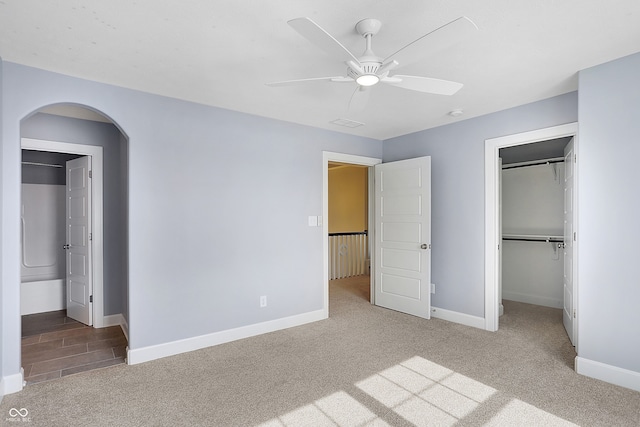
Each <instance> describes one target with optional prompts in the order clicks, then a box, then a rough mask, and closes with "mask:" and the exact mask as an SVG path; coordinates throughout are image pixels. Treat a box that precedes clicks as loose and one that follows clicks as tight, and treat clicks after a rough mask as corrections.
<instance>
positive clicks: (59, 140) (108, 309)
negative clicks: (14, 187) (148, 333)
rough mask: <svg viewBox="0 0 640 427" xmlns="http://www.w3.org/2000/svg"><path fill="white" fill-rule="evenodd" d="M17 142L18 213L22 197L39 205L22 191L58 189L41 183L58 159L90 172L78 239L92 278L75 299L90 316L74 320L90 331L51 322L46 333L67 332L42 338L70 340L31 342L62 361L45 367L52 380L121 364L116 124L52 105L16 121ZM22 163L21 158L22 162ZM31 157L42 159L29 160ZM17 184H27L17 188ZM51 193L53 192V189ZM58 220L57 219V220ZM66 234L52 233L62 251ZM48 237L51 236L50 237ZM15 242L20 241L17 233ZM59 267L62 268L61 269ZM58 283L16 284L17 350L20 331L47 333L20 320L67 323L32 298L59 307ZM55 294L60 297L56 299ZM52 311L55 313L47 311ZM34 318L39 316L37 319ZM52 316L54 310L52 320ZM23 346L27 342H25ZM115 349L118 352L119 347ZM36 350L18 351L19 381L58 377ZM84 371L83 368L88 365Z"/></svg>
mask: <svg viewBox="0 0 640 427" xmlns="http://www.w3.org/2000/svg"><path fill="white" fill-rule="evenodd" d="M20 136H21V148H22V159H23V161H22V165H21V167H22V178H23V180H22V181H23V182H22V184H21V185H22V187H21V189H22V190H21V191H22V200H23V206H22V211H23V212H24V211H25V207H24V200H25V199H27V198H29V199H30V200H35V201H36V203H39V202H38V196H37V195H36V197H35V198H34V197H33V196H27V197H25V191H32V189H33V188H32V187H38V188H37V190H38V192H39V193H37V194H45V195H46V194H48V193H47V191H49V190H51V189H52V188H54V187H56V186H59V182H47V179H51V178H50V176H51V175H52V173H50V172H49V173H46V174H43V173H42V171H43V170H47V169H50V170H54V169H58V168H60V169H62V168H61V167H62V166H63V165H64V159H68V158H78V157H86V158H88V159H90V164H91V167H90V168H89V169H88V170H90V171H91V172H89V173H91V178H90V179H89V181H90V185H91V189H92V190H91V191H92V198H91V203H90V208H91V212H92V214H91V215H90V218H89V220H90V230H89V232H88V233H87V238H86V240H90V244H89V247H90V248H91V261H90V263H89V264H88V265H89V268H88V269H87V271H89V274H88V276H89V277H90V278H91V279H92V283H91V287H90V288H87V289H89V291H88V293H87V294H86V295H83V296H82V297H83V298H85V297H86V301H87V302H88V304H87V308H88V310H89V312H90V317H89V318H88V319H89V320H88V321H87V319H85V320H81V321H82V323H86V324H87V325H88V326H90V328H88V327H85V326H84V325H82V324H80V323H79V324H78V325H75V326H74V325H73V324H72V322H68V323H67V324H62V325H55V324H54V325H53V327H54V330H59V329H60V328H62V330H65V328H67V329H68V330H69V331H70V332H69V333H68V334H67V333H65V332H57V333H56V334H49V335H46V337H49V338H51V337H54V338H56V340H57V336H66V335H69V336H75V337H76V338H74V339H70V338H68V339H66V340H63V341H62V342H58V341H56V343H53V342H49V341H47V340H48V338H42V337H40V338H38V341H40V342H42V341H43V340H44V341H47V342H49V344H46V345H40V347H41V349H42V350H43V351H44V352H49V354H50V355H51V357H56V356H60V355H62V357H60V358H59V359H61V363H60V364H59V365H56V366H54V367H53V368H51V369H53V371H58V373H59V375H60V376H63V375H64V374H65V372H67V373H73V372H77V369H75V370H74V369H71V368H74V364H76V365H77V364H83V365H92V364H93V365H94V366H95V367H101V366H107V365H108V364H115V362H116V361H117V360H116V359H120V360H121V362H123V361H124V355H125V352H124V345H126V342H125V343H124V345H122V340H120V341H118V340H115V341H114V340H113V339H114V338H117V336H116V335H118V334H119V335H120V336H121V335H125V337H126V335H128V266H127V259H128V226H127V223H128V220H127V210H128V206H127V200H128V198H127V182H128V170H127V163H128V162H127V156H128V154H127V153H128V148H127V146H128V140H127V137H126V135H125V134H124V133H123V132H122V131H121V130H120V128H119V127H118V126H117V124H115V123H114V122H113V121H111V120H110V119H109V118H108V117H106V116H105V115H103V114H101V113H99V112H97V111H95V110H93V109H91V108H88V107H85V106H81V105H75V104H56V105H53V106H48V107H44V108H41V109H39V110H37V111H35V112H34V113H32V114H30V115H29V116H27V117H25V118H24V119H23V120H22V121H21V123H20ZM25 158H28V159H29V160H28V161H26V162H25ZM34 159H35V160H36V161H34ZM38 159H45V160H44V161H37V160H38ZM46 159H60V161H51V162H48V161H46ZM34 169H35V171H34ZM38 169H39V171H38ZM65 170H66V168H65ZM43 175H44V178H43ZM47 176H49V178H47ZM25 180H26V181H30V182H25ZM56 184H58V185H56ZM55 191H58V192H59V190H55ZM63 193H64V190H63ZM45 197H48V196H45ZM49 198H51V197H49ZM66 203H67V202H66V201H65V202H63V206H64V204H66ZM51 210H52V209H51V208H47V209H42V210H41V211H42V212H50V211H51ZM24 216H25V215H24V214H23V215H22V218H21V222H22V224H21V226H22V227H23V230H24V228H25V219H24ZM41 216H42V215H41ZM58 216H60V215H59V214H58ZM41 222H45V223H51V224H53V223H54V222H55V221H46V220H45V221H41ZM58 225H59V223H58ZM63 227H67V228H68V225H67V226H65V225H64V224H63ZM67 231H68V230H65V231H64V232H63V233H59V232H58V233H57V235H58V236H60V235H62V238H63V239H65V242H63V243H66V246H67V249H68V243H69V242H68V241H67V240H68V238H69V236H68V234H67ZM40 234H44V233H40ZM52 234H53V235H56V232H53V233H52ZM22 238H23V239H24V238H25V232H24V231H23V233H22ZM38 246H39V247H40V248H43V247H44V246H48V247H52V248H54V250H63V249H62V246H64V245H60V244H58V243H53V241H49V242H48V243H47V245H38ZM22 247H23V251H22V254H21V259H22V262H21V264H22V265H21V271H23V270H24V269H25V268H24V267H25V264H27V263H26V262H25V256H26V254H27V252H26V248H27V245H26V244H25V243H24V241H23V242H22ZM40 252H41V253H40V254H39V255H40V256H41V257H42V259H45V258H47V257H49V258H51V259H53V258H55V257H58V258H59V254H56V255H48V254H46V253H42V252H43V251H42V250H41V251H40ZM67 258H68V257H67ZM32 264H33V263H32ZM66 264H67V265H66V267H67V268H68V263H66ZM65 272H66V271H65ZM54 279H55V278H54ZM61 282H62V281H60V280H53V281H43V282H42V283H39V282H25V283H21V287H22V288H21V315H22V320H23V323H22V324H23V334H22V336H23V345H24V343H25V339H24V337H25V328H27V329H29V330H28V331H26V332H27V333H29V334H31V335H30V336H33V337H35V335H38V334H37V333H38V332H42V333H44V334H47V333H49V332H47V327H45V326H44V324H40V323H36V324H35V325H34V324H33V323H30V324H29V326H25V318H27V319H29V320H30V321H31V320H33V318H34V317H35V318H37V319H38V320H40V319H41V318H42V319H45V320H46V319H47V317H50V319H51V321H49V320H46V322H45V323H47V322H48V323H47V324H48V325H49V326H51V322H54V323H55V322H58V323H60V322H63V323H64V322H67V320H65V319H68V317H67V315H66V313H65V309H66V307H54V306H46V305H45V306H41V302H39V300H38V294H39V293H41V292H44V295H46V296H45V298H47V299H49V300H58V301H60V300H62V301H63V303H64V302H67V303H68V301H69V297H70V295H71V292H69V291H68V290H67V287H68V286H69V281H68V277H65V280H64V281H63V282H64V286H61V285H60V283H61ZM52 283H53V284H57V286H58V288H59V289H57V288H56V289H54V288H52V287H51V286H50V285H51V284H52ZM47 287H48V288H47ZM47 292H48V294H47ZM61 292H62V294H64V295H61ZM34 301H35V303H34ZM39 304H40V305H39ZM56 308H60V309H61V310H55V309H56ZM51 309H53V310H51ZM42 310H45V311H42ZM38 312H39V313H44V314H42V315H38V314H37V313H38ZM56 312H58V315H57V316H56ZM60 312H62V313H64V315H62V316H60V315H59V314H60ZM47 313H48V314H47ZM43 328H44V329H43ZM95 328H101V329H100V332H99V333H95V336H93V335H92V334H94V332H93V331H94V330H96V331H97V329H95ZM81 329H83V330H81ZM120 330H121V331H120ZM112 332H113V333H112ZM97 338H105V339H104V340H101V339H97ZM33 339H35V338H32V340H33ZM107 340H112V342H111V343H112V344H113V343H115V344H116V347H118V348H117V349H116V348H115V347H114V348H113V350H112V356H113V357H112V358H111V359H112V360H110V361H109V359H108V358H107V356H108V354H109V352H108V351H104V350H105V349H108V348H111V347H109V345H110V343H109V342H107ZM97 341H101V342H97ZM27 342H29V339H27ZM78 343H85V344H87V345H86V351H85V352H81V351H80V350H81V349H82V346H81V345H80V346H78ZM66 344H69V345H66ZM73 346H76V348H75V349H74V348H69V347H73ZM120 347H122V348H121V349H120ZM41 349H40V348H37V347H31V348H30V349H29V350H30V351H29V352H28V356H27V357H25V350H24V346H23V351H22V360H23V363H22V366H23V368H24V371H25V372H24V375H25V378H26V380H27V382H29V380H30V378H31V379H32V382H37V381H38V380H46V379H51V378H56V377H57V376H56V375H58V374H56V372H52V371H47V369H50V368H45V366H44V365H46V363H43V362H45V361H46V360H47V357H48V356H47V355H46V354H44V353H39V354H38V356H37V357H34V356H33V352H34V351H35V350H38V351H40V350H41ZM62 359H64V360H62ZM89 360H90V361H91V362H90V363H89V364H87V363H85V362H86V361H89ZM29 362H33V363H29ZM62 362H66V363H62ZM26 365H30V366H26ZM49 365H51V364H49ZM58 367H61V369H57V368H58ZM85 367H86V368H88V369H90V368H91V366H85ZM36 368H37V369H36ZM88 369H85V370H88Z"/></svg>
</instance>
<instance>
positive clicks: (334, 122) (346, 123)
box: [331, 119, 364, 128]
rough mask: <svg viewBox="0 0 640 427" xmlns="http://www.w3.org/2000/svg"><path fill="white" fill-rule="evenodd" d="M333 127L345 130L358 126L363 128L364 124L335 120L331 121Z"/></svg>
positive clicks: (347, 120)
mask: <svg viewBox="0 0 640 427" xmlns="http://www.w3.org/2000/svg"><path fill="white" fill-rule="evenodd" d="M331 123H333V124H334V125H338V126H344V127H347V128H357V127H358V126H364V123H360V122H356V121H353V120H349V119H335V120H333V121H331Z"/></svg>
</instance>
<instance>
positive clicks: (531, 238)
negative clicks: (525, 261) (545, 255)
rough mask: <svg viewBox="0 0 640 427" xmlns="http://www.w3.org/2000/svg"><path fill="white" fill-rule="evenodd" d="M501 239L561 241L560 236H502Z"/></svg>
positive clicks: (562, 240)
mask: <svg viewBox="0 0 640 427" xmlns="http://www.w3.org/2000/svg"><path fill="white" fill-rule="evenodd" d="M502 240H513V241H519V242H544V243H563V242H564V239H563V238H561V237H509V236H503V237H502Z"/></svg>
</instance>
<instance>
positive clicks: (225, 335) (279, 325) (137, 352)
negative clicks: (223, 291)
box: [127, 310, 327, 365]
mask: <svg viewBox="0 0 640 427" xmlns="http://www.w3.org/2000/svg"><path fill="white" fill-rule="evenodd" d="M326 318H327V316H326V313H325V310H317V311H312V312H309V313H304V314H299V315H296V316H291V317H285V318H283V319H276V320H271V321H268V322H263V323H257V324H255V325H249V326H243V327H240V328H236V329H229V330H226V331H220V332H214V333H212V334H207V335H200V336H197V337H193V338H187V339H184V340H178V341H172V342H168V343H165V344H158V345H152V346H148V347H142V348H136V349H127V363H128V364H129V365H136V364H138V363H143V362H148V361H150V360H155V359H160V358H162V357H168V356H174V355H176V354H181V353H187V352H189V351H194V350H199V349H202V348H206V347H211V346H214V345H218V344H224V343H227V342H231V341H236V340H239V339H243V338H249V337H253V336H256V335H261V334H266V333H268V332H274V331H279V330H281V329H287V328H292V327H294V326H300V325H304V324H306V323H311V322H317V321H318V320H323V319H326Z"/></svg>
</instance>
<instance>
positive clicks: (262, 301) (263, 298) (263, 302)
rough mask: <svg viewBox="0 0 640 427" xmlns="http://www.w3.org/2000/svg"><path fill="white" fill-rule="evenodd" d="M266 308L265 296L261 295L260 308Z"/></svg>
mask: <svg viewBox="0 0 640 427" xmlns="http://www.w3.org/2000/svg"><path fill="white" fill-rule="evenodd" d="M266 306H267V296H266V295H263V296H261V297H260V307H266Z"/></svg>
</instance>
